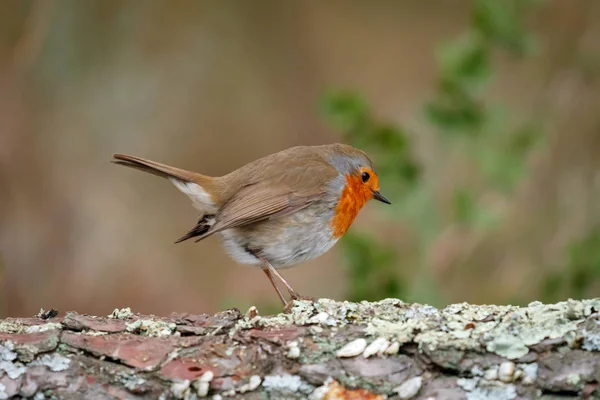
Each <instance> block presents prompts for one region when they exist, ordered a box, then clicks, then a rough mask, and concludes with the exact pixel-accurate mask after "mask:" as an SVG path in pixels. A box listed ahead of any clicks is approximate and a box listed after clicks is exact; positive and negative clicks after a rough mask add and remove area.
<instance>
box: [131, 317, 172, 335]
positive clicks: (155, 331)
mask: <svg viewBox="0 0 600 400" xmlns="http://www.w3.org/2000/svg"><path fill="white" fill-rule="evenodd" d="M126 326H127V328H126V329H127V331H128V332H132V333H137V334H140V335H143V336H150V337H164V336H171V335H175V336H178V334H179V332H176V331H175V330H176V329H177V325H176V324H174V323H173V322H165V321H155V320H150V319H138V320H135V321H133V322H129V323H127V325H126Z"/></svg>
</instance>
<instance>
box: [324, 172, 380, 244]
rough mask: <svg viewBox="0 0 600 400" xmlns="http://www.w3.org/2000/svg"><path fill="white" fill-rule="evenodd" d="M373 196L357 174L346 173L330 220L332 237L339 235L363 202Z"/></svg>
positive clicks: (344, 230) (345, 228) (350, 223)
mask: <svg viewBox="0 0 600 400" xmlns="http://www.w3.org/2000/svg"><path fill="white" fill-rule="evenodd" d="M371 197H373V194H372V192H371V189H369V188H368V187H367V186H366V185H365V184H364V183H363V182H362V180H361V178H360V177H358V176H353V175H347V176H346V185H345V186H344V189H343V190H342V195H341V197H340V201H339V203H338V205H337V207H336V208H335V214H334V216H333V219H332V221H331V227H332V229H333V237H334V238H336V239H337V238H339V237H341V236H342V235H343V234H344V233H346V231H347V230H348V228H350V225H352V222H353V221H354V218H356V216H357V215H358V212H359V211H360V209H361V208H362V206H364V205H365V203H366V202H367V201H368V200H369V199H370V198H371Z"/></svg>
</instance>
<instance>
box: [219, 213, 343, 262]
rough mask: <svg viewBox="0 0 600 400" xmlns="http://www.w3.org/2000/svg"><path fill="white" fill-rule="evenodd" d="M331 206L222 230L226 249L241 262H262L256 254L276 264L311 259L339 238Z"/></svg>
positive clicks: (325, 250) (329, 247)
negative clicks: (334, 226) (332, 221)
mask: <svg viewBox="0 0 600 400" xmlns="http://www.w3.org/2000/svg"><path fill="white" fill-rule="evenodd" d="M332 216H333V210H332V207H327V206H325V205H323V204H320V205H319V204H317V205H313V206H310V207H308V208H306V209H304V210H300V211H298V212H296V213H294V214H291V215H288V216H285V217H282V218H278V219H274V220H265V221H262V222H259V223H256V224H252V225H247V226H244V227H239V228H233V229H228V230H226V231H223V232H221V238H222V241H223V246H224V247H225V250H226V251H227V253H228V254H229V255H230V256H231V257H232V258H233V259H234V260H235V261H237V262H238V263H240V264H250V265H256V266H259V265H260V264H261V261H260V260H259V259H258V258H257V257H255V256H254V255H253V254H257V255H259V256H260V257H262V258H264V259H266V260H267V261H269V262H270V263H271V264H272V265H273V266H274V267H275V268H289V267H292V266H294V265H296V264H299V263H302V262H305V261H308V260H312V259H314V258H316V257H319V256H320V255H322V254H324V253H326V252H327V251H328V250H330V249H331V248H332V247H333V245H335V243H336V242H337V240H338V239H337V238H334V237H333V235H332V229H331V226H330V221H331V217H332Z"/></svg>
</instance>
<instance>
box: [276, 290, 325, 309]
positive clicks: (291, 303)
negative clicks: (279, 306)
mask: <svg viewBox="0 0 600 400" xmlns="http://www.w3.org/2000/svg"><path fill="white" fill-rule="evenodd" d="M294 300H305V301H310V302H312V303H315V302H316V301H317V299H315V298H314V297H309V296H301V295H299V294H298V293H297V292H293V293H292V292H290V300H289V301H287V302H286V303H285V306H284V307H283V312H284V313H285V314H289V313H291V312H292V307H293V306H294Z"/></svg>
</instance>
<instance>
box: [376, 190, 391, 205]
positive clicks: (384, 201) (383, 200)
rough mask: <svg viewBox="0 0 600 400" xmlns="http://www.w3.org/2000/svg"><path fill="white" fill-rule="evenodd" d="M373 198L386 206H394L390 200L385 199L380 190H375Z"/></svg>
mask: <svg viewBox="0 0 600 400" xmlns="http://www.w3.org/2000/svg"><path fill="white" fill-rule="evenodd" d="M373 198H374V199H377V200H379V201H380V202H382V203H385V204H392V203H391V202H390V201H389V200H388V199H386V198H385V196H384V195H382V194H381V193H379V190H373Z"/></svg>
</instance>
